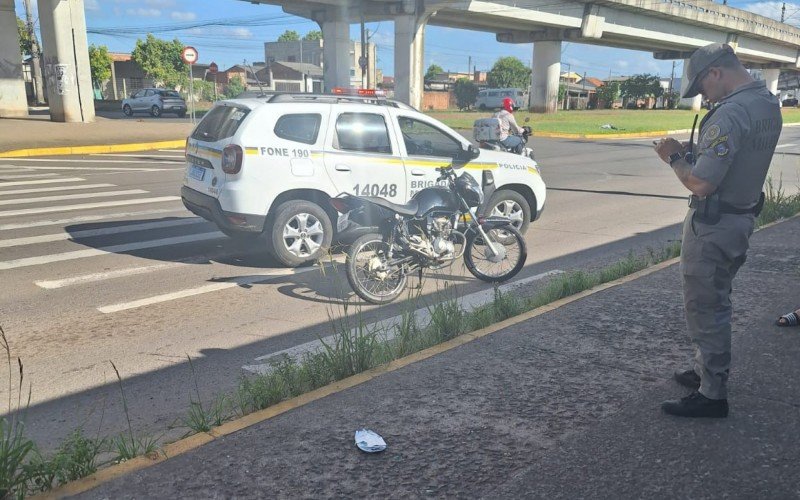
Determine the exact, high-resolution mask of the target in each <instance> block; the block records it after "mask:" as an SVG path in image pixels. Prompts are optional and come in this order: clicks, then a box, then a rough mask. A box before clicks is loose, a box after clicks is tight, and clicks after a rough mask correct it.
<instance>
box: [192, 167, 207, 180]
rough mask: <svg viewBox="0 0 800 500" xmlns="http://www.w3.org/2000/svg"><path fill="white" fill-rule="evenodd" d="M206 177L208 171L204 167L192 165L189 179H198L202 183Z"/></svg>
mask: <svg viewBox="0 0 800 500" xmlns="http://www.w3.org/2000/svg"><path fill="white" fill-rule="evenodd" d="M205 176H206V169H204V168H203V167H199V166H197V165H192V167H191V168H190V169H189V177H191V178H192V179H197V180H198V181H202V180H203V177H205Z"/></svg>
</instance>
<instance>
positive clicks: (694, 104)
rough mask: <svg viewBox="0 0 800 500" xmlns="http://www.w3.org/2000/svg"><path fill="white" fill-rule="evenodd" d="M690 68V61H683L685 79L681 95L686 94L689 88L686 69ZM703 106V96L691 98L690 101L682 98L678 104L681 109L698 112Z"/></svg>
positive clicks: (682, 83)
mask: <svg viewBox="0 0 800 500" xmlns="http://www.w3.org/2000/svg"><path fill="white" fill-rule="evenodd" d="M688 67H689V60H688V59H684V60H683V77H682V78H681V95H683V93H684V92H686V89H688V88H689V78H688V77H687V76H686V68H688ZM702 105H703V97H702V95H701V94H697V95H696V96H695V97H691V98H689V99H683V98H681V100H680V102H679V103H678V107H679V108H681V109H691V110H693V111H698V110H699V109H700V106H702Z"/></svg>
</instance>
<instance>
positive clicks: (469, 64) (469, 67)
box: [467, 56, 475, 80]
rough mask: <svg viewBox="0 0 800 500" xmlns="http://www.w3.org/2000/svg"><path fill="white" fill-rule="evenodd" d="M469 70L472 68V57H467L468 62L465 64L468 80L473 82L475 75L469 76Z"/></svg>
mask: <svg viewBox="0 0 800 500" xmlns="http://www.w3.org/2000/svg"><path fill="white" fill-rule="evenodd" d="M471 68H472V56H469V62H468V63H467V74H468V75H469V79H470V80H474V79H475V74H474V73H473V74H471V75H470V74H469V73H470V69H471Z"/></svg>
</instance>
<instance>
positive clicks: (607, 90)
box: [597, 82, 620, 109]
mask: <svg viewBox="0 0 800 500" xmlns="http://www.w3.org/2000/svg"><path fill="white" fill-rule="evenodd" d="M619 95H620V90H619V82H608V83H607V84H605V85H603V86H601V87H597V100H598V101H603V104H605V107H606V108H607V109H611V106H612V105H613V104H614V101H616V100H617V99H619Z"/></svg>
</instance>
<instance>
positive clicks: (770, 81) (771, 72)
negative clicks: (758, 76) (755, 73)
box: [762, 69, 781, 95]
mask: <svg viewBox="0 0 800 500" xmlns="http://www.w3.org/2000/svg"><path fill="white" fill-rule="evenodd" d="M762 73H763V75H764V81H765V82H766V84H767V90H769V91H770V92H772V94H773V95H778V78H779V77H780V76H781V70H779V69H765V70H763V71H762Z"/></svg>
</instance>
